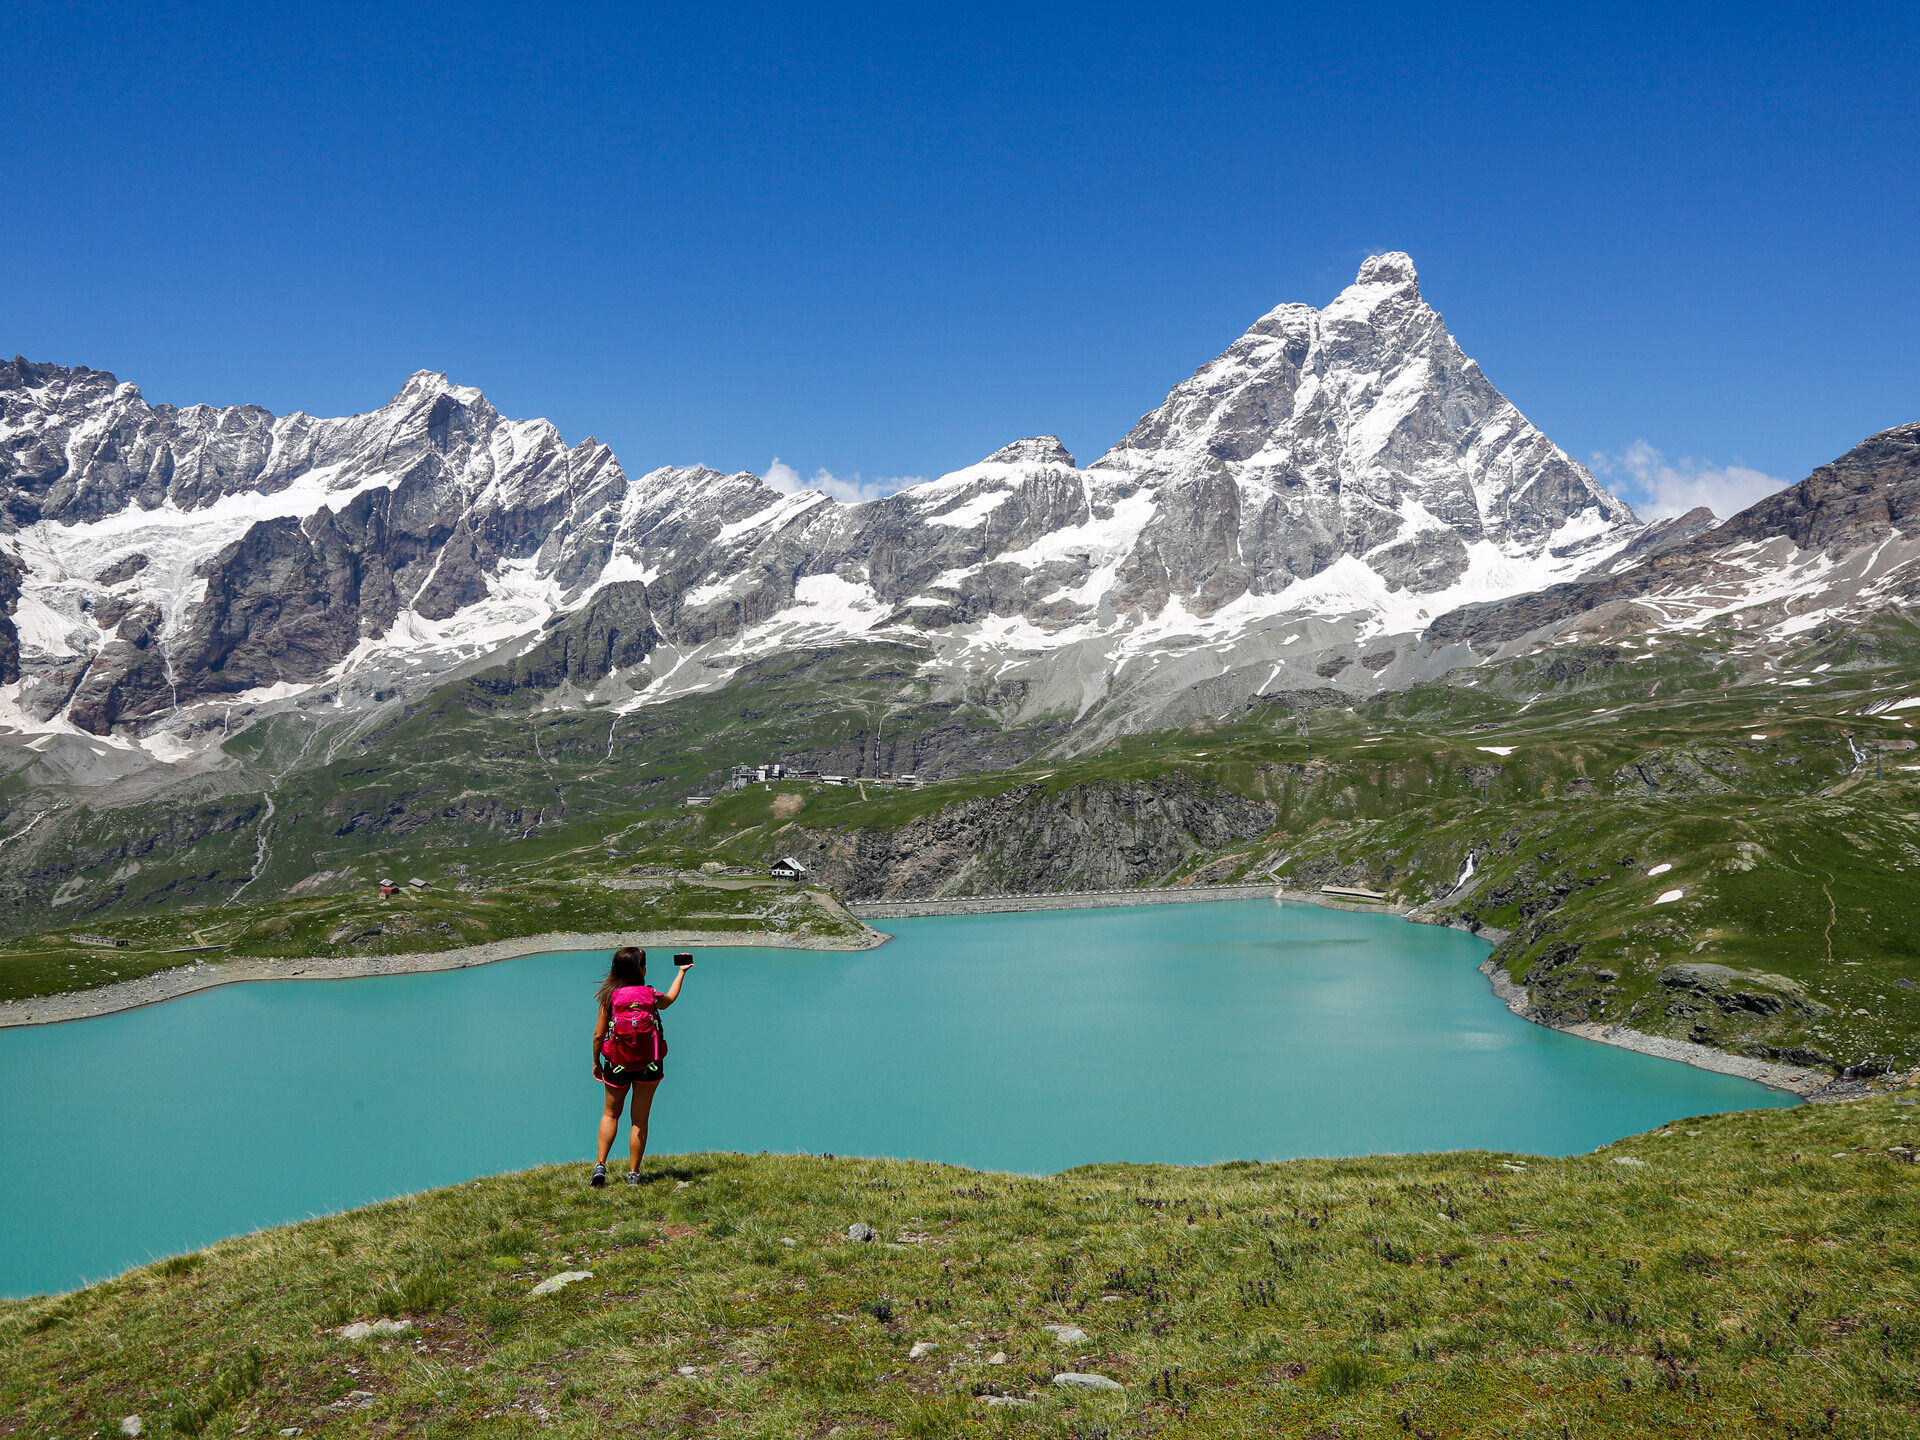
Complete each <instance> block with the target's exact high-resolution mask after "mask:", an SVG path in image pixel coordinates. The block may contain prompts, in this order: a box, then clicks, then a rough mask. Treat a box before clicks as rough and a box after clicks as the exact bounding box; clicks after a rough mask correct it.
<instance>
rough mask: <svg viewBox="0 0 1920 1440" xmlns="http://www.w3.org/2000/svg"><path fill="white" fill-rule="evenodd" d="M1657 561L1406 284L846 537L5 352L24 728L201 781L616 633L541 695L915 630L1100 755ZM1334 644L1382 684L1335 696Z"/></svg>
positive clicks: (473, 449) (2, 448)
mask: <svg viewBox="0 0 1920 1440" xmlns="http://www.w3.org/2000/svg"><path fill="white" fill-rule="evenodd" d="M1642 533H1643V532H1642V530H1641V527H1639V526H1638V524H1637V522H1636V521H1635V520H1634V518H1633V516H1632V513H1631V511H1630V510H1628V508H1627V507H1626V506H1625V505H1624V504H1623V503H1622V502H1620V501H1619V500H1618V499H1616V498H1615V497H1613V496H1612V495H1610V494H1608V493H1607V492H1606V491H1605V490H1604V489H1603V488H1602V487H1600V486H1599V485H1598V484H1597V483H1596V482H1595V481H1594V480H1593V478H1592V477H1591V476H1590V475H1588V474H1587V472H1586V471H1585V470H1583V469H1582V468H1581V467H1580V466H1579V465H1577V464H1576V463H1574V462H1573V461H1572V460H1571V459H1569V458H1568V457H1567V456H1566V455H1565V454H1564V453H1563V452H1562V451H1560V450H1559V449H1558V447H1556V446H1554V445H1553V444H1552V442H1551V441H1549V440H1548V439H1547V438H1546V437H1545V436H1544V435H1542V434H1540V432H1539V431H1538V430H1537V429H1535V428H1534V427H1533V426H1531V425H1530V424H1528V423H1527V422H1526V420H1525V419H1524V417H1523V416H1521V415H1520V414H1519V412H1518V411H1517V410H1515V409H1514V407H1513V406H1512V405H1511V404H1510V403H1509V402H1507V401H1506V400H1505V398H1504V397H1503V396H1501V395H1500V394H1499V392H1498V391H1496V390H1495V389H1494V388H1493V386H1492V385H1491V384H1490V383H1489V382H1488V381H1487V379H1486V377H1485V376H1484V375H1483V374H1482V373H1481V371H1480V369H1479V367H1478V366H1477V365H1475V364H1474V362H1473V361H1471V360H1470V359H1468V358H1467V357H1466V356H1464V355H1463V354H1462V353H1461V351H1460V349H1459V347H1458V345H1457V344H1456V343H1455V342H1454V341H1453V339H1452V337H1451V336H1450V335H1449V334H1448V332H1447V330H1446V327H1445V324H1444V322H1443V321H1442V320H1441V318H1440V316H1439V315H1438V314H1437V313H1436V312H1435V311H1434V310H1433V309H1432V308H1431V307H1430V306H1428V305H1427V304H1426V302H1425V300H1424V299H1423V298H1422V297H1421V295H1420V290H1419V284H1418V279H1417V276H1416V275H1415V273H1414V270H1413V266H1412V263H1411V262H1410V261H1409V260H1408V259H1407V257H1405V256H1404V255H1398V254H1391V255H1382V256H1376V257H1374V258H1372V259H1370V260H1369V261H1367V262H1366V264H1365V265H1364V266H1363V267H1362V268H1361V271H1360V273H1359V275H1358V277H1357V279H1356V281H1355V283H1354V284H1353V285H1352V286H1350V287H1348V288H1347V289H1346V290H1345V291H1343V292H1342V293H1341V295H1340V296H1339V297H1337V298H1336V299H1335V301H1334V302H1333V303H1332V304H1331V305H1329V306H1327V307H1326V308H1325V309H1323V310H1315V309H1313V308H1312V307H1310V306H1306V305H1283V306H1281V307H1279V308H1278V309H1276V310H1274V311H1272V312H1270V313H1269V314H1268V315H1266V316H1264V317H1262V318H1261V319H1260V320H1259V321H1258V322H1257V323H1256V324H1255V325H1254V326H1253V327H1252V328H1251V329H1250V330H1249V331H1248V332H1247V334H1246V335H1244V336H1242V337H1241V338H1240V339H1239V340H1237V341H1236V342H1234V344H1233V345H1232V346H1230V347H1229V348H1228V349H1227V350H1226V351H1225V352H1224V353H1223V354H1222V355H1221V356H1219V357H1218V358H1217V359H1215V360H1214V361H1211V362H1209V364H1208V365H1206V366H1203V367H1202V368H1201V369H1200V370H1199V371H1198V372H1196V374H1195V375H1194V376H1193V377H1191V378H1190V379H1189V380H1187V381H1185V382H1183V383H1182V384H1181V385H1179V386H1177V387H1176V388H1175V389H1174V391H1173V392H1172V394H1171V395H1170V396H1169V397H1168V399H1167V401H1166V402H1165V403H1164V404H1163V405H1161V406H1160V407H1159V408H1158V409H1156V410H1154V411H1153V412H1151V413H1150V414H1148V415H1147V416H1145V417H1143V418H1142V420H1141V421H1140V423H1139V424H1138V425H1136V426H1135V427H1134V429H1133V430H1132V431H1131V432H1130V433H1129V434H1128V435H1127V436H1126V437H1124V438H1123V439H1122V440H1121V441H1120V442H1119V443H1118V444H1117V445H1116V446H1114V447H1113V449H1112V450H1110V451H1108V452H1107V454H1106V455H1104V456H1102V457H1101V458H1100V459H1099V460H1097V461H1095V462H1093V463H1092V464H1091V465H1088V466H1086V467H1084V468H1082V467H1080V466H1079V465H1078V464H1077V463H1076V462H1075V460H1074V458H1073V457H1072V456H1071V455H1070V454H1068V453H1067V452H1066V450H1065V449H1064V448H1063V447H1062V446H1061V445H1060V443H1059V441H1058V440H1057V439H1056V438H1054V437H1050V436H1042V437H1033V438H1029V439H1024V440H1020V441H1016V442H1014V443H1012V444H1010V445H1008V446H1006V447H1004V448H1002V449H1001V450H999V451H997V452H995V454H993V455H991V456H989V457H988V458H987V459H986V460H984V461H982V462H980V463H979V464H977V465H974V466H970V467H967V468H965V469H963V470H960V471H957V472H955V473H953V474H951V475H947V476H943V477H941V478H940V479H938V480H934V481H931V482H928V483H925V484H921V485H915V486H912V487H910V488H908V489H906V490H903V491H901V492H900V493H898V494H895V495H891V496H887V497H885V498H883V499H879V500H873V501H868V502H865V503H863V504H857V505H841V504H838V503H836V502H834V501H833V500H831V499H829V498H828V497H826V496H825V495H823V494H821V493H819V492H817V491H804V490H803V491H800V492H797V493H783V492H780V491H776V490H774V489H772V488H771V487H769V486H768V485H767V484H765V483H764V482H763V481H762V480H760V479H759V478H758V477H756V476H753V475H750V474H746V473H740V474H734V475H722V474H719V473H717V472H715V471H712V470H708V469H705V468H702V467H687V468H673V467H665V468H660V469H656V470H653V471H650V472H648V473H647V474H645V475H642V476H639V477H638V478H633V477H629V476H628V475H627V473H626V472H625V471H624V470H623V469H622V467H621V465H620V464H619V462H618V461H617V460H616V459H615V457H614V456H613V455H612V453H611V452H610V451H609V450H608V449H607V447H606V446H604V445H601V444H599V443H598V442H596V441H594V440H592V439H588V440H586V441H584V442H582V443H580V444H578V445H574V446H568V445H567V444H565V442H564V441H563V440H562V439H561V437H560V435H559V434H558V432H557V431H556V430H555V429H554V428H553V427H552V426H551V425H549V424H547V423H546V422H544V421H537V420H536V421H512V420H508V419H505V418H504V417H502V416H500V415H499V413H498V412H497V411H496V410H495V409H494V408H493V407H492V406H491V405H490V404H488V402H487V401H486V400H485V398H484V397H483V396H482V395H481V394H480V393H479V392H478V391H477V390H473V389H469V388H466V387H462V386H456V385H453V384H451V383H449V382H448V381H447V380H446V378H445V377H444V376H439V375H433V374H429V373H426V372H422V373H420V374H417V375H415V376H414V377H412V378H411V379H410V380H409V381H408V382H407V384H406V386H405V387H404V388H403V389H402V390H401V392H400V393H399V394H398V395H397V396H396V397H395V398H394V400H393V401H392V402H390V403H389V404H388V405H387V406H385V407H382V408H381V409H380V410H378V411H374V412H372V413H370V414H367V415H359V416H353V417H348V418H345V419H339V420H323V419H315V418H313V417H310V416H307V415H304V414H294V415H289V416H283V417H277V418H276V417H274V416H272V415H270V414H268V413H267V412H266V411H264V410H261V409H259V408H258V407H254V406H239V407H233V408H230V409H214V408H212V407H208V406H192V407H188V408H185V409H176V408H174V407H172V406H166V405H158V406H150V405H148V404H147V402H146V401H145V400H144V399H143V398H142V397H141V395H140V393H139V391H138V389H137V388H136V387H135V386H132V385H130V384H123V383H120V382H118V381H116V380H115V379H114V377H112V376H110V375H107V374H105V373H103V372H99V371H91V370H86V369H71V370H69V369H63V368H61V367H57V366H50V365H39V364H34V363H31V362H27V361H24V360H18V359H16V360H15V361H13V362H10V363H8V364H6V365H4V366H0V536H3V537H4V538H0V608H4V609H5V611H6V614H7V619H8V623H9V624H10V625H11V627H12V630H13V633H12V634H11V635H8V634H6V633H4V632H3V631H0V721H5V722H9V723H11V724H13V725H14V726H15V727H17V728H18V729H23V730H27V731H47V730H51V731H62V732H66V733H72V734H84V735H91V736H98V737H103V738H105V739H106V740H107V741H108V743H110V744H114V745H119V746H123V747H125V746H133V745H139V746H142V747H144V748H145V749H146V750H147V751H149V752H150V753H151V754H153V755H154V756H155V757H157V758H159V759H162V760H175V759H180V758H183V757H186V756H189V755H192V754H194V753H195V752H196V751H198V750H200V749H202V748H204V747H205V746H206V745H208V744H210V743H212V742H213V740H215V739H216V738H224V737H226V736H228V735H230V734H231V731H232V727H233V725H234V724H235V723H236V721H237V722H238V723H240V724H242V725H244V724H246V723H248V722H249V721H251V720H253V719H255V718H257V717H259V716H261V715H264V714H271V713H274V711H275V710H276V709H277V708H285V707H286V706H288V705H294V704H298V705H303V706H307V707H309V708H310V707H312V706H313V705H315V704H321V705H324V706H326V707H330V708H331V709H333V710H334V711H336V712H348V711H352V710H354V709H356V708H364V707H369V706H376V705H379V704H383V703H386V702H387V701H389V700H392V699H393V698H395V697H396V696H403V695H407V694H414V693H418V692H419V691H420V689H421V688H422V687H423V686H424V685H427V684H430V683H432V682H434V681H435V680H437V679H439V678H442V677H444V676H446V675H448V674H449V673H453V672H456V671H458V670H460V669H462V668H463V667H464V668H465V669H467V670H472V669H473V668H474V667H476V666H482V665H494V666H498V665H500V664H503V663H508V662H511V661H512V660H513V659H514V657H515V656H516V655H518V654H520V653H521V652H523V651H525V650H528V649H529V648H531V647H535V646H537V645H539V644H540V643H541V637H542V635H543V634H544V633H545V631H546V630H547V629H549V628H551V627H553V626H556V625H560V624H562V623H563V622H565V623H566V625H567V628H568V631H569V633H571V632H572V631H573V630H576V629H578V628H580V627H579V626H577V625H575V624H573V623H572V622H570V621H568V619H567V617H569V616H575V617H578V616H579V615H581V614H582V613H583V612H584V611H585V610H587V609H588V608H590V607H597V609H596V614H597V615H598V616H600V618H599V619H596V620H593V621H589V622H587V624H586V628H588V629H592V628H593V627H594V626H595V625H599V626H600V627H601V634H600V640H599V641H598V642H596V645H592V646H588V647H587V648H586V649H584V650H581V651H579V652H578V653H576V654H574V655H573V656H572V657H571V658H570V659H569V660H568V661H567V663H566V664H564V665H562V666H561V667H560V669H559V670H558V671H552V670H551V667H547V668H542V667H541V666H539V665H536V666H533V667H531V668H530V669H529V668H528V667H521V669H520V670H519V671H518V672H515V673H518V674H520V675H521V678H522V679H524V681H525V683H527V684H528V685H532V686H536V687H537V688H540V689H542V690H543V691H544V690H555V689H557V690H559V691H560V692H561V693H559V694H557V695H556V696H554V697H552V701H551V703H555V704H562V705H566V704H576V705H582V704H583V705H602V706H607V707H610V708H612V709H614V710H622V709H631V708H634V707H638V706H644V705H648V704H655V703H660V702H661V701H664V700H669V699H672V698H674V697H676V696H680V695H685V694H688V693H690V692H694V691H699V690H703V689H710V688H712V687H714V686H716V685H719V684H723V683H725V682H726V680H727V679H728V678H729V677H730V676H732V675H733V674H735V673H736V672H737V671H738V670H739V669H740V667H741V666H742V665H743V664H746V663H748V662H750V661H751V660H753V659H755V658H756V657H764V656H768V655H774V654H779V653H782V652H786V651H793V650H800V649H806V648H810V647H816V646H822V645H833V644H845V643H848V642H863V641H870V640H875V639H884V638H888V637H894V638H900V639H910V640H912V641H913V642H914V643H916V644H920V645H924V646H926V647H928V648H929V649H930V650H931V652H932V656H933V658H932V659H931V660H930V661H929V662H928V666H927V673H928V675H929V676H930V677H932V678H933V679H934V681H935V682H936V684H937V685H938V686H939V687H940V689H941V691H942V693H944V694H947V695H952V696H961V695H969V694H973V693H977V692H978V691H979V690H980V688H981V686H982V685H983V684H985V685H987V686H988V687H989V688H990V689H992V690H993V691H994V693H995V695H996V697H997V701H998V703H1000V704H1001V705H1002V706H1003V707H1004V709H1005V712H1006V714H1007V716H1008V717H1009V718H1010V719H1013V720H1015V721H1017V722H1018V723H1023V724H1033V723H1038V722H1040V721H1043V720H1047V721H1051V722H1052V723H1055V724H1058V723H1062V722H1065V723H1067V724H1070V725H1071V724H1076V723H1077V724H1078V725H1079V727H1080V729H1082V730H1084V731H1085V732H1086V733H1087V734H1088V735H1089V736H1090V737H1095V738H1097V737H1098V736H1102V735H1107V734H1112V733H1116V732H1118V731H1121V730H1126V729H1137V728H1141V727H1143V726H1148V725H1152V724H1156V723H1180V722H1182V721H1183V720H1184V719H1187V718H1192V716H1194V715H1196V714H1199V713H1202V712H1212V713H1224V711H1225V710H1229V709H1232V708H1233V707H1235V706H1238V705H1240V704H1242V703H1243V702H1244V701H1245V700H1246V699H1247V698H1249V697H1250V696H1253V695H1256V694H1260V693H1263V692H1272V691H1275V690H1280V691H1285V690H1289V689H1292V688H1297V687H1301V686H1308V685H1311V686H1317V687H1321V688H1324V687H1326V686H1327V684H1328V683H1329V680H1330V679H1331V683H1332V684H1333V686H1334V687H1335V688H1336V689H1338V690H1339V691H1340V692H1341V693H1353V694H1365V693H1369V692H1371V691H1373V690H1376V689H1379V688H1391V687H1394V686H1396V685H1404V684H1407V683H1412V682H1414V681H1416V680H1418V679H1421V678H1424V677H1426V676H1429V675H1431V674H1433V673H1437V672H1439V671H1442V670H1444V669H1446V668H1449V667H1451V666H1453V665H1457V664H1459V663H1463V662H1464V663H1470V662H1471V655H1470V654H1468V653H1467V652H1466V651H1465V649H1464V647H1461V648H1460V649H1459V650H1458V651H1457V652H1456V653H1451V654H1447V653H1440V652H1436V651H1435V650H1434V649H1433V648H1432V647H1429V646H1425V645H1423V644H1422V643H1420V641H1419V639H1418V632H1419V630H1420V629H1421V628H1422V627H1423V626H1424V625H1425V624H1426V623H1427V622H1428V621H1429V620H1430V619H1431V618H1432V617H1433V616H1435V615H1438V614H1440V613H1442V612H1443V611H1445V610H1449V609H1452V608H1455V607H1456V606H1457V605H1458V604H1459V603H1461V602H1463V601H1472V600H1484V599H1492V598H1496V597H1501V596H1506V595H1510V594H1513V593H1515V592H1517V591H1521V590H1531V589H1537V588H1539V587H1540V586H1541V585H1543V584H1545V583H1548V582H1551V581H1553V580H1556V579H1566V578H1571V577H1572V576H1574V575H1576V574H1579V573H1581V572H1582V571H1585V570H1587V569H1588V568H1590V567H1591V566H1592V565H1593V564H1595V563H1597V562H1600V561H1604V560H1605V559H1606V558H1607V557H1608V556H1609V555H1611V554H1613V553H1616V552H1618V551H1620V550H1621V549H1622V547H1624V546H1626V545H1628V544H1629V543H1630V542H1631V541H1632V540H1634V538H1635V537H1636V536H1639V535H1641V534H1642ZM16 590H17V594H16V593H15V591H16ZM615 612H617V616H618V618H617V621H614V622H605V617H606V615H608V614H612V613H615ZM603 622H605V623H603ZM608 624H611V629H609V628H608ZM1362 642H1366V643H1364V644H1363V643H1362ZM596 646H597V648H596ZM1343 648H1351V649H1354V650H1356V651H1358V650H1360V649H1364V650H1365V651H1366V653H1367V655H1369V656H1372V657H1374V658H1372V659H1369V660H1368V661H1367V663H1366V664H1364V665H1361V664H1356V663H1354V662H1355V661H1357V660H1359V659H1360V658H1361V656H1360V655H1359V654H1358V653H1356V654H1354V655H1353V656H1352V657H1350V658H1349V659H1347V661H1346V663H1345V664H1342V665H1338V666H1337V667H1336V668H1335V670H1334V672H1333V674H1332V676H1329V675H1328V674H1327V673H1326V671H1327V666H1328V665H1329V663H1331V661H1330V652H1335V651H1339V650H1342V649H1343ZM590 652H591V654H593V655H595V656H597V657H598V658H592V659H589V658H587V657H588V656H589V653H590ZM1381 657H1385V658H1384V659H1382V658H1381ZM1338 658H1340V657H1339V656H1338V655H1333V656H1332V659H1338ZM556 677H557V678H556ZM549 682H552V683H549Z"/></svg>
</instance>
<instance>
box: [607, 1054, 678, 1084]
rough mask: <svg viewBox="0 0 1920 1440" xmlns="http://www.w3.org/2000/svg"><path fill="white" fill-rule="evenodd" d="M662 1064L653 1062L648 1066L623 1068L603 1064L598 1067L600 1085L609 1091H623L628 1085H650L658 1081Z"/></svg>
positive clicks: (657, 1061) (656, 1061)
mask: <svg viewBox="0 0 1920 1440" xmlns="http://www.w3.org/2000/svg"><path fill="white" fill-rule="evenodd" d="M663 1063H664V1062H662V1061H659V1060H655V1061H653V1062H652V1063H651V1064H648V1065H629V1066H626V1067H625V1068H622V1067H621V1066H618V1065H607V1064H604V1063H603V1064H602V1065H601V1067H600V1074H601V1077H602V1078H601V1081H600V1083H601V1084H603V1085H605V1086H606V1087H607V1088H608V1089H609V1090H624V1089H626V1088H627V1087H628V1086H629V1085H652V1084H654V1083H656V1082H657V1081H658V1080H659V1079H660V1076H661V1073H662V1071H661V1066H662V1064H663Z"/></svg>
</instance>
